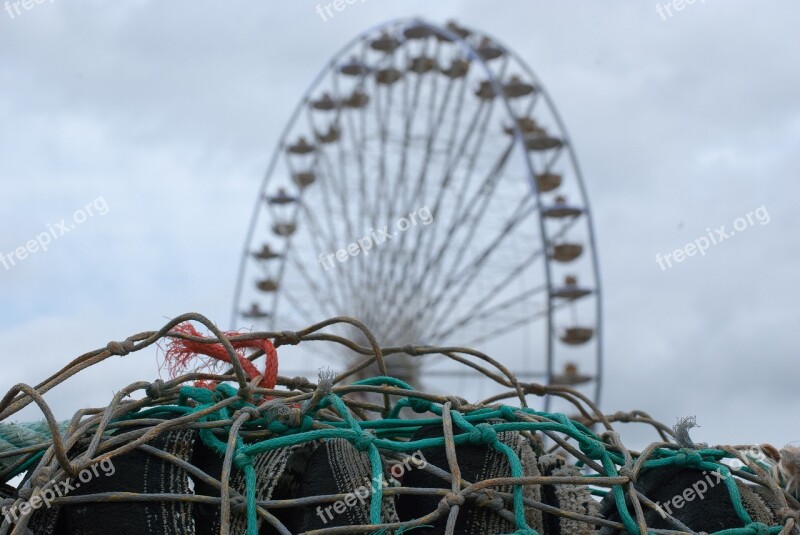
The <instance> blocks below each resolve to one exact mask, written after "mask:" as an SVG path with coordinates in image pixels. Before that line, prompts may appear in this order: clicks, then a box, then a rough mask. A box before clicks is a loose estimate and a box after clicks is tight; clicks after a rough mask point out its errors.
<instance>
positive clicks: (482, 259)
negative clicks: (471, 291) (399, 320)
mask: <svg viewBox="0 0 800 535" xmlns="http://www.w3.org/2000/svg"><path fill="white" fill-rule="evenodd" d="M529 201H530V198H525V199H522V201H521V202H520V204H519V205H518V207H517V209H516V210H515V212H514V215H512V217H511V218H510V219H509V221H508V223H506V226H505V227H504V228H503V229H502V230H501V232H500V233H499V234H498V235H497V237H496V238H495V239H494V240H493V241H492V242H491V243H490V244H489V245H488V246H487V247H486V248H485V249H484V250H483V251H482V252H481V253H480V254H479V255H477V257H476V260H475V261H474V262H473V263H472V264H470V265H469V266H467V267H466V268H464V269H461V270H460V271H457V272H456V270H458V268H459V266H460V265H461V263H460V262H458V261H454V262H452V263H451V270H450V272H449V273H448V276H447V278H446V279H445V280H444V282H442V283H440V284H438V283H437V285H436V286H433V287H432V288H435V287H437V286H438V287H439V288H440V290H439V291H438V292H437V293H435V295H433V296H432V297H430V298H429V299H428V300H427V301H426V302H425V303H424V304H423V306H422V307H421V311H422V313H421V320H422V321H421V323H423V324H430V323H428V322H427V321H426V320H427V319H428V318H429V317H430V316H431V315H432V314H435V313H437V312H440V311H450V310H451V308H450V306H449V305H446V304H444V299H445V297H446V296H447V295H448V292H449V291H450V290H451V289H452V288H456V284H458V283H460V286H458V290H457V291H456V294H458V293H459V291H460V292H466V290H467V288H468V287H469V285H470V283H471V282H472V281H474V280H475V278H476V277H477V275H478V274H479V273H480V271H481V269H482V268H483V265H484V264H485V263H486V260H487V259H488V258H489V256H490V255H491V253H492V252H493V251H494V250H496V249H497V248H498V247H499V246H500V245H501V244H502V242H503V240H505V239H506V238H507V237H508V236H509V235H510V234H511V233H512V232H513V230H514V228H515V227H516V226H517V225H518V224H519V223H520V222H521V221H523V220H525V219H526V218H527V217H528V216H530V215H531V214H533V213H534V212H535V211H536V206H535V205H534V206H532V207H530V208H529V209H528V210H527V211H524V208H525V206H526V205H527V204H528V203H529ZM441 267H442V266H440V269H439V272H441V271H443V269H441ZM432 288H431V289H432ZM430 293H433V292H430ZM422 295H428V293H427V292H422ZM437 315H438V314H437Z"/></svg>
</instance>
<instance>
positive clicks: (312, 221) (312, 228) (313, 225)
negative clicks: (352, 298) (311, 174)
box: [290, 203, 352, 316]
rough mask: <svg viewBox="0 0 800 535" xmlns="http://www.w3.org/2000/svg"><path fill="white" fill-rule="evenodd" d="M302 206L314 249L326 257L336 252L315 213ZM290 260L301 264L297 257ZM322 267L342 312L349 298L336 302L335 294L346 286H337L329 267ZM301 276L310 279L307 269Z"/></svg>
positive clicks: (310, 282) (313, 284) (316, 288)
mask: <svg viewBox="0 0 800 535" xmlns="http://www.w3.org/2000/svg"><path fill="white" fill-rule="evenodd" d="M301 206H302V208H303V210H304V213H305V220H306V221H307V222H308V224H309V233H308V234H309V236H310V238H311V241H312V242H313V244H314V247H315V248H316V249H317V250H319V251H321V253H320V254H322V255H325V254H326V253H327V251H333V250H335V247H336V244H335V243H333V240H332V237H330V236H329V235H328V234H327V233H325V231H324V230H323V229H322V228H321V226H320V225H319V223H318V222H317V218H316V217H315V216H314V213H313V212H312V211H311V210H310V209H309V208H308V207H307V206H306V205H305V204H302V203H301ZM321 236H324V237H325V244H327V247H326V245H325V244H323V243H321V242H320V237H321ZM290 258H291V259H292V261H294V262H296V263H297V264H300V262H299V261H298V260H297V259H295V257H294V256H293V255H290ZM325 261H327V258H324V257H323V263H324V262H325ZM320 267H322V268H323V273H324V274H325V278H326V279H327V280H328V283H329V286H328V287H329V288H331V290H330V294H331V297H332V298H333V299H334V301H335V302H336V305H337V307H336V308H338V309H339V310H341V309H342V308H343V306H342V305H343V303H345V302H346V297H347V296H346V294H343V295H342V296H341V297H342V299H343V300H342V301H338V300H336V295H335V294H336V293H337V290H338V292H343V291H344V285H342V284H337V281H335V280H334V278H333V276H332V273H331V271H330V270H329V269H327V265H324V266H320ZM301 274H303V275H304V276H306V277H308V272H307V270H305V269H303V270H302V272H301ZM346 278H347V277H346ZM347 282H348V285H349V287H350V288H351V290H352V283H350V280H349V278H347ZM308 283H309V285H310V286H312V288H313V289H314V290H315V291H317V290H318V287H317V285H316V284H315V283H314V282H312V281H310V280H309V281H308ZM320 295H324V293H320ZM337 314H338V312H335V311H334V312H333V315H334V316H335V315H337Z"/></svg>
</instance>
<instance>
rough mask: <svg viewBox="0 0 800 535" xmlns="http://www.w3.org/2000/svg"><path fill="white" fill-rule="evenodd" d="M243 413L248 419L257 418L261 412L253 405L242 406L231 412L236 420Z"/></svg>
mask: <svg viewBox="0 0 800 535" xmlns="http://www.w3.org/2000/svg"><path fill="white" fill-rule="evenodd" d="M244 414H246V415H247V419H248V420H258V419H259V418H261V412H259V410H258V409H256V408H255V407H242V408H241V409H239V410H238V411H236V412H234V413H233V419H234V420H238V419H239V418H240V417H241V416H242V415H244Z"/></svg>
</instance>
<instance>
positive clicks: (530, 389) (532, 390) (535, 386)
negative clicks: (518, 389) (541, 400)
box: [522, 383, 547, 396]
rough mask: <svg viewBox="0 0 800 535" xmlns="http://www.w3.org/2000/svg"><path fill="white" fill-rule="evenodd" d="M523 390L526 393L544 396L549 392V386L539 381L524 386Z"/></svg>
mask: <svg viewBox="0 0 800 535" xmlns="http://www.w3.org/2000/svg"><path fill="white" fill-rule="evenodd" d="M522 391H523V392H525V393H526V394H533V395H534V396H544V395H545V394H547V388H546V387H545V386H544V385H540V384H539V383H530V384H527V385H525V386H524V387H522Z"/></svg>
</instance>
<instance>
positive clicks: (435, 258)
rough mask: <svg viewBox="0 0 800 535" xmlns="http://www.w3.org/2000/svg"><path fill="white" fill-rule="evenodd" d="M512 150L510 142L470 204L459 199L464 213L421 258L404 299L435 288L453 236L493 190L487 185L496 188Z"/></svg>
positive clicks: (468, 235)
mask: <svg viewBox="0 0 800 535" xmlns="http://www.w3.org/2000/svg"><path fill="white" fill-rule="evenodd" d="M513 148H514V144H513V142H510V143H509V145H508V147H507V148H506V150H505V151H504V152H503V153H502V154H501V156H500V157H499V159H498V161H497V162H495V164H494V166H493V169H492V171H491V172H490V173H488V174H487V177H486V179H485V180H484V183H483V185H482V186H481V187H480V188H478V189H477V190H476V191H475V192H474V194H473V196H472V198H471V199H470V202H467V203H466V204H465V203H464V202H463V198H462V199H461V201H460V202H457V208H458V209H460V208H461V207H462V206H466V211H464V212H461V211H459V212H458V214H454V215H453V216H452V222H451V224H450V227H449V228H448V230H447V233H446V235H445V237H444V238H443V239H442V240H441V241H440V242H439V246H438V250H437V251H436V253H435V254H433V251H432V250H431V249H430V248H429V250H428V251H426V254H425V255H424V256H423V258H427V259H428V262H427V263H426V265H425V267H424V268H423V269H422V273H421V275H420V277H419V278H418V279H417V280H416V281H414V284H413V286H410V291H409V292H407V293H406V294H404V298H406V299H407V298H408V297H409V294H417V293H420V292H421V293H422V294H425V290H423V288H430V287H435V283H436V282H437V281H438V280H440V279H441V275H442V274H443V269H442V259H443V258H444V257H445V256H446V254H447V253H448V251H449V247H450V246H452V244H453V243H454V240H455V236H456V235H457V234H458V232H459V229H462V228H464V226H465V224H466V222H467V221H468V220H469V216H470V212H471V211H472V208H474V207H476V206H478V205H479V203H478V200H479V199H480V198H481V197H482V196H484V195H485V194H486V193H489V192H490V190H493V188H492V187H491V186H489V187H487V184H491V183H492V182H494V184H495V186H496V184H497V180H498V174H499V173H500V172H501V170H502V169H503V167H504V166H505V162H506V161H507V159H508V157H509V156H510V154H511V152H512V150H513ZM462 191H463V189H462ZM460 196H461V195H460ZM461 197H463V196H461ZM474 230H475V227H472V231H471V232H469V233H467V235H466V236H465V239H464V240H462V244H467V243H468V242H469V239H470V237H471V235H472V234H473V233H474ZM428 243H429V244H430V247H433V246H434V245H435V244H436V243H437V242H436V240H435V239H433V238H431V240H429V241H428ZM453 265H455V264H453ZM434 266H438V267H439V269H436V270H434V269H433V267H434ZM429 277H430V281H431V282H430V284H428V285H427V286H423V285H424V284H425V282H426V281H427V280H429ZM406 287H408V285H406Z"/></svg>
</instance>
